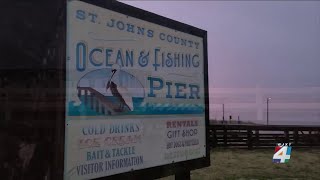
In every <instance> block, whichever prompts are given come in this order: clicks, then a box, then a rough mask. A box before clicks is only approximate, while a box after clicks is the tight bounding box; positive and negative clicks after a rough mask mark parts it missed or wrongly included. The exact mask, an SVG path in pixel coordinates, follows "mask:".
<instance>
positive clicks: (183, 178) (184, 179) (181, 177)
mask: <svg viewBox="0 0 320 180" xmlns="http://www.w3.org/2000/svg"><path fill="white" fill-rule="evenodd" d="M174 179H175V180H190V171H188V170H183V171H178V172H177V173H176V174H175V178H174Z"/></svg>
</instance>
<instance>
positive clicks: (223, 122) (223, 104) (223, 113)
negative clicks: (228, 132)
mask: <svg viewBox="0 0 320 180" xmlns="http://www.w3.org/2000/svg"><path fill="white" fill-rule="evenodd" d="M222 124H224V104H222Z"/></svg>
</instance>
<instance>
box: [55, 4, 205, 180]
mask: <svg viewBox="0 0 320 180" xmlns="http://www.w3.org/2000/svg"><path fill="white" fill-rule="evenodd" d="M67 1H69V0H67ZM80 1H81V2H85V3H88V4H91V5H95V6H98V7H101V8H105V9H108V10H111V11H114V12H117V13H121V14H123V15H126V16H130V17H134V18H137V19H140V20H143V21H147V22H150V23H154V24H157V25H160V26H163V27H166V28H170V29H173V30H177V31H181V32H184V33H187V34H191V35H194V36H197V37H200V38H203V72H204V100H205V131H206V132H205V135H206V139H205V142H206V145H205V148H206V156H205V157H202V158H198V159H192V160H187V161H182V162H176V163H175V162H172V163H171V164H166V165H160V166H156V167H150V168H146V169H140V170H134V171H130V172H124V173H120V174H115V175H111V176H105V177H100V178H97V179H101V180H102V179H106V178H107V179H146V178H147V179H154V178H161V177H165V176H169V175H173V174H176V178H177V177H179V176H180V175H181V177H182V176H183V174H190V171H191V170H194V169H199V168H203V167H208V166H210V146H209V139H208V137H209V129H208V127H209V90H208V50H207V31H205V30H202V29H199V28H196V27H194V26H191V25H188V24H184V23H182V22H178V21H175V20H172V19H169V18H166V17H163V16H160V15H157V14H154V13H152V12H148V11H145V10H142V9H139V8H136V7H133V6H130V5H127V4H124V3H121V2H117V1H115V0H111V1H107V0H95V1H91V0H80ZM65 12H66V6H65ZM64 21H65V22H66V16H65V17H64ZM64 24H65V30H67V28H66V23H64ZM65 32H66V31H65ZM64 37H66V36H64ZM65 42H66V41H65ZM65 42H64V43H65ZM64 47H66V44H64ZM63 65H64V67H62V69H63V70H64V80H65V77H66V66H65V65H66V64H65V63H62V66H63ZM64 82H65V81H64ZM65 91H66V89H65ZM63 107H65V103H64V105H63ZM64 119H65V118H64ZM62 124H63V126H64V123H62ZM63 129H64V127H63ZM60 137H61V136H60ZM63 138H64V139H63V140H62V141H63V142H64V141H65V132H63ZM63 144H64V145H63V147H65V143H63ZM60 149H62V148H60ZM64 149H65V148H64ZM62 153H64V152H62ZM64 159H65V157H64ZM59 164H60V165H62V164H63V162H62V163H59ZM59 169H60V168H59ZM63 169H64V168H62V169H61V170H62V171H63ZM62 174H63V173H62ZM189 176H190V175H189ZM62 177H63V176H62Z"/></svg>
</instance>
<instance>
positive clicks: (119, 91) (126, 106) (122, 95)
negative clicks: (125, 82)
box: [106, 64, 133, 112]
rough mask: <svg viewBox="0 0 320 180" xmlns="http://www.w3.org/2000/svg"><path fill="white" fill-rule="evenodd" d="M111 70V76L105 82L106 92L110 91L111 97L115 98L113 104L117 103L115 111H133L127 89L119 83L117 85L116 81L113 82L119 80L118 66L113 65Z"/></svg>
mask: <svg viewBox="0 0 320 180" xmlns="http://www.w3.org/2000/svg"><path fill="white" fill-rule="evenodd" d="M111 69H112V70H111V72H112V75H111V77H110V79H109V81H108V82H107V85H106V91H107V92H108V89H110V91H111V94H112V96H113V97H114V98H115V102H116V103H119V106H118V108H117V109H115V111H117V112H127V111H133V103H132V96H131V95H130V93H129V91H128V89H127V88H126V87H124V86H121V84H120V83H118V84H117V83H116V82H117V81H115V80H114V79H119V80H121V77H120V75H121V73H120V72H121V71H120V66H119V65H118V64H114V65H112V68H111Z"/></svg>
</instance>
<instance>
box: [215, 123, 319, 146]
mask: <svg viewBox="0 0 320 180" xmlns="http://www.w3.org/2000/svg"><path fill="white" fill-rule="evenodd" d="M209 142H210V147H211V148H214V147H218V146H228V147H246V148H249V149H251V148H259V147H275V145H276V144H277V143H291V146H293V147H309V146H317V147H320V126H289V125H268V126H267V125H242V124H239V125H227V124H225V125H224V124H216V125H210V126H209Z"/></svg>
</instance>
